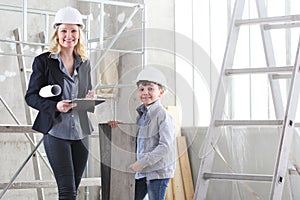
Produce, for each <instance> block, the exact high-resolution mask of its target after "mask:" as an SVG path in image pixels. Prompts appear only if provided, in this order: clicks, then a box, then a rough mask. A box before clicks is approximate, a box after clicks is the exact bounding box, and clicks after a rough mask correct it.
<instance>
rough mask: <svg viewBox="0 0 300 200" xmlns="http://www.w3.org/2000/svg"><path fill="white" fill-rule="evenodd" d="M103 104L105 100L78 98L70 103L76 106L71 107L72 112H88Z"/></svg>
mask: <svg viewBox="0 0 300 200" xmlns="http://www.w3.org/2000/svg"><path fill="white" fill-rule="evenodd" d="M103 102H105V99H100V98H97V99H89V98H78V99H73V100H72V101H71V102H70V103H76V104H77V106H76V107H73V109H74V110H89V109H91V108H93V107H95V106H97V105H99V104H101V103H103Z"/></svg>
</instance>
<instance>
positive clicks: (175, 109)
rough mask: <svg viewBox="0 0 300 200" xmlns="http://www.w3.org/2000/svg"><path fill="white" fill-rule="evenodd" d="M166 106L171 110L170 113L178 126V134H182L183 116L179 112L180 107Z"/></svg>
mask: <svg viewBox="0 0 300 200" xmlns="http://www.w3.org/2000/svg"><path fill="white" fill-rule="evenodd" d="M165 108H166V109H167V110H168V111H169V113H170V114H171V115H172V117H173V119H174V122H175V127H176V136H180V135H181V117H180V114H179V110H178V107H176V106H165Z"/></svg>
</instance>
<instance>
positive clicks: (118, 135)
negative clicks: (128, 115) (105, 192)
mask: <svg viewBox="0 0 300 200" xmlns="http://www.w3.org/2000/svg"><path fill="white" fill-rule="evenodd" d="M136 133H137V126H136V125H132V124H119V125H118V127H117V128H113V129H112V131H111V176H110V177H111V179H110V200H133V199H134V193H135V178H134V175H135V173H134V172H133V171H131V170H129V169H128V166H129V165H130V164H132V163H134V162H135V161H136Z"/></svg>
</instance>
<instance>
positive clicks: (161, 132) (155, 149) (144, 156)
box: [108, 67, 176, 200]
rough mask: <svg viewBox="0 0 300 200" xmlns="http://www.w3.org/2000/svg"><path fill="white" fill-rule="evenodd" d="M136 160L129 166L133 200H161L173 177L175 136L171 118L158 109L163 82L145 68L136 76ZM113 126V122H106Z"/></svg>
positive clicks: (157, 74) (114, 122) (158, 74)
mask: <svg viewBox="0 0 300 200" xmlns="http://www.w3.org/2000/svg"><path fill="white" fill-rule="evenodd" d="M136 84H137V87H138V97H139V98H140V100H141V102H142V104H141V105H140V106H139V107H138V108H137V112H138V114H139V116H138V117H137V124H138V126H139V130H138V134H137V141H136V142H137V150H136V153H137V161H136V162H134V163H132V164H131V165H129V169H131V170H133V171H134V172H136V174H135V179H136V184H135V200H143V199H144V197H145V196H146V194H148V198H149V200H165V197H166V190H167V186H168V183H169V181H170V178H172V177H173V176H174V170H175V159H176V134H175V124H174V121H173V118H172V116H171V115H170V114H169V112H168V111H167V110H166V109H165V108H164V107H163V106H162V104H161V102H160V97H161V96H162V95H163V94H164V92H165V87H166V79H165V77H164V75H163V74H162V72H160V71H159V70H157V69H155V68H152V67H147V68H145V69H144V70H142V71H141V72H140V73H139V75H138V76H137V80H136ZM108 124H109V125H110V126H111V127H116V126H117V122H116V121H109V122H108Z"/></svg>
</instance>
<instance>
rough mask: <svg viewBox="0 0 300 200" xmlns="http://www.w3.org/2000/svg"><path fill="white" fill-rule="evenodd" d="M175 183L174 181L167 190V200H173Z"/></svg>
mask: <svg viewBox="0 0 300 200" xmlns="http://www.w3.org/2000/svg"><path fill="white" fill-rule="evenodd" d="M173 199H174V197H173V181H172V179H171V180H170V182H169V185H168V188H167V193H166V200H173Z"/></svg>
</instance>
